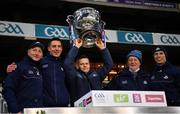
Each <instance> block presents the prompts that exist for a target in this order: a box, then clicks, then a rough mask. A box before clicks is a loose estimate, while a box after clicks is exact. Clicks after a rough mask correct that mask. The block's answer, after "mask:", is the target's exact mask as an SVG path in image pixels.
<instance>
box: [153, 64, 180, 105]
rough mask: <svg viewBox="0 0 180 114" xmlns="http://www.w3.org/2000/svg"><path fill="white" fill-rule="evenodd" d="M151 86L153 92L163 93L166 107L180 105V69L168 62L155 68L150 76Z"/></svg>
mask: <svg viewBox="0 0 180 114" xmlns="http://www.w3.org/2000/svg"><path fill="white" fill-rule="evenodd" d="M151 86H152V90H154V91H165V94H166V99H167V102H168V105H171V104H174V105H180V68H177V67H175V66H173V65H172V64H170V63H168V62H166V63H165V64H164V65H163V66H156V67H155V69H154V71H153V72H152V74H151Z"/></svg>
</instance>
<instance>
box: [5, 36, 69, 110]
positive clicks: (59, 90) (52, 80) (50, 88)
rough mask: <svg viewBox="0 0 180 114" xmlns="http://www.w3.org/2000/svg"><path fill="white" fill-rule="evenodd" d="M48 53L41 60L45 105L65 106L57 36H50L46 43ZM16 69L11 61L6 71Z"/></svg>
mask: <svg viewBox="0 0 180 114" xmlns="http://www.w3.org/2000/svg"><path fill="white" fill-rule="evenodd" d="M47 49H48V52H49V53H48V54H47V56H45V57H44V58H43V59H42V61H41V67H42V75H43V98H44V100H43V101H44V106H45V107H65V106H68V104H69V102H70V101H69V93H68V90H67V86H66V84H65V72H64V68H63V61H62V59H61V53H62V51H63V46H62V43H61V40H60V39H59V38H52V39H50V41H49V43H48V48H47ZM15 69H16V65H15V64H14V63H13V64H11V65H8V67H7V72H12V71H13V70H15Z"/></svg>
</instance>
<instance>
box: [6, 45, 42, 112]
mask: <svg viewBox="0 0 180 114" xmlns="http://www.w3.org/2000/svg"><path fill="white" fill-rule="evenodd" d="M43 49H44V46H43V45H42V44H41V43H40V42H35V43H33V44H32V45H31V46H30V47H29V48H28V51H27V56H26V57H24V59H23V60H21V61H20V62H19V63H17V68H16V70H15V71H13V72H11V73H9V74H8V76H7V77H6V79H5V83H4V89H3V95H4V98H5V100H6V102H7V104H8V111H9V112H11V113H21V112H23V109H24V108H35V107H43V98H42V95H43V87H42V74H41V70H40V59H41V58H42V57H43Z"/></svg>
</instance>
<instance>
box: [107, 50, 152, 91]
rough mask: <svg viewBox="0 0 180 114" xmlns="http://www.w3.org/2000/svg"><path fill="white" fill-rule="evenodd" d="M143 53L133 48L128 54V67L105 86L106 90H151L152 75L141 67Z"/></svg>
mask: <svg viewBox="0 0 180 114" xmlns="http://www.w3.org/2000/svg"><path fill="white" fill-rule="evenodd" d="M141 62H142V53H141V51H139V50H132V51H131V52H130V53H129V54H128V55H127V65H128V67H127V68H125V69H123V70H122V71H121V72H120V73H119V74H118V76H116V77H115V78H113V79H112V80H111V82H110V83H108V85H107V86H106V87H105V88H104V89H106V90H139V91H149V90H150V77H149V74H147V73H145V72H144V71H143V70H142V69H141V68H140V65H141Z"/></svg>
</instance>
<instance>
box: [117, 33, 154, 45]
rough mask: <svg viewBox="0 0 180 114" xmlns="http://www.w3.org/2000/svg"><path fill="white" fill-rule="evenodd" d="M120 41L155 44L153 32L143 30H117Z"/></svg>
mask: <svg viewBox="0 0 180 114" xmlns="http://www.w3.org/2000/svg"><path fill="white" fill-rule="evenodd" d="M117 35H118V41H119V42H120V43H129V44H131V43H133V44H134V43H136V44H150V45H152V44H153V40H152V34H151V33H142V32H120V31H119V32H117Z"/></svg>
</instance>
